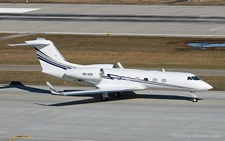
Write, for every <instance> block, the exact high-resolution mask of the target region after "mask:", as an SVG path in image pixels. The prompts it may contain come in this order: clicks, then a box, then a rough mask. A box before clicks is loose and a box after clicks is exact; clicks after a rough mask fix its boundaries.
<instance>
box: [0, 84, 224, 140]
mask: <svg viewBox="0 0 225 141" xmlns="http://www.w3.org/2000/svg"><path fill="white" fill-rule="evenodd" d="M56 89H58V90H84V89H91V88H82V87H67V86H58V87H56ZM197 95H198V97H199V99H200V100H199V101H198V102H197V103H193V102H191V100H192V99H191V96H190V93H189V92H180V91H153V92H152V93H151V92H150V91H138V92H137V95H136V94H135V93H133V92H127V93H123V94H122V96H121V97H120V98H113V96H112V95H110V100H109V101H107V102H102V101H100V95H94V96H86V97H81V96H75V97H67V96H55V95H51V94H50V92H49V90H48V88H47V86H34V85H29V86H23V85H1V86H0V97H1V99H0V118H1V120H0V140H5V141H6V140H9V139H13V138H14V139H15V138H16V136H17V138H18V140H20V141H40V140H41V141H52V140H64V141H67V140H68V141H70V140H71V141H72V140H73V141H78V140H79V141H84V140H85V141H86V140H88V141H90V140H98V141H106V140H107V141H115V140H123V141H137V140H142V141H149V140H154V141H174V140H182V141H183V140H184V141H186V140H188V141H190V140H204V141H211V140H216V141H222V140H224V139H225V134H224V133H225V111H224V108H225V95H224V92H222V91H208V92H198V93H197Z"/></svg>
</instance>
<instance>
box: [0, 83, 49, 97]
mask: <svg viewBox="0 0 225 141" xmlns="http://www.w3.org/2000/svg"><path fill="white" fill-rule="evenodd" d="M9 88H17V89H21V90H25V91H28V92H36V93H42V94H50V91H49V90H44V89H39V88H34V87H29V86H25V85H23V84H22V83H21V82H19V81H12V82H11V83H10V84H9V85H8V86H3V87H0V89H9Z"/></svg>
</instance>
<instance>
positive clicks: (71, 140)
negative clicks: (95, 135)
mask: <svg viewBox="0 0 225 141" xmlns="http://www.w3.org/2000/svg"><path fill="white" fill-rule="evenodd" d="M31 139H32V140H54V141H55V140H59V141H94V140H82V139H58V138H31ZM8 141H14V140H8Z"/></svg>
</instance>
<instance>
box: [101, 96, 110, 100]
mask: <svg viewBox="0 0 225 141" xmlns="http://www.w3.org/2000/svg"><path fill="white" fill-rule="evenodd" d="M101 99H102V101H108V100H109V98H106V97H103V96H102V97H101Z"/></svg>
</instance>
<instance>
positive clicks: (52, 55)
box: [10, 38, 81, 71]
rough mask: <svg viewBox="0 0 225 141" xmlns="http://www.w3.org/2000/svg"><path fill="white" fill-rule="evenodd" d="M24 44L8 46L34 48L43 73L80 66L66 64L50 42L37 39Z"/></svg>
mask: <svg viewBox="0 0 225 141" xmlns="http://www.w3.org/2000/svg"><path fill="white" fill-rule="evenodd" d="M25 42H26V44H10V46H34V48H35V49H36V54H37V57H38V59H39V62H40V64H41V67H42V70H43V71H46V70H53V69H56V68H57V69H64V70H66V69H72V68H76V67H80V66H81V65H78V64H72V63H69V62H67V61H66V60H65V58H64V57H63V56H62V54H61V53H60V52H59V51H58V49H57V48H56V47H55V45H54V44H53V43H52V42H51V41H50V40H46V39H44V38H37V39H36V40H32V41H25Z"/></svg>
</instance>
